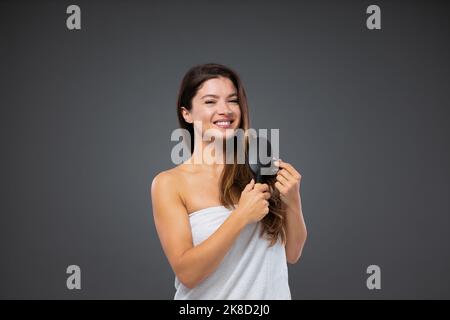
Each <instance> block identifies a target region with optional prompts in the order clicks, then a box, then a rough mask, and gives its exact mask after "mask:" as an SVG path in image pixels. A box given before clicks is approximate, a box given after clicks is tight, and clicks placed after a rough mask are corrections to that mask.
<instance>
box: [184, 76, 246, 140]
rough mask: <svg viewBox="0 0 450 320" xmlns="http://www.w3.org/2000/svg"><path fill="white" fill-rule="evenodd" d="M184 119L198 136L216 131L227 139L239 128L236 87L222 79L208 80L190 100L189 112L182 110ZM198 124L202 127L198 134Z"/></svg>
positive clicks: (228, 80)
mask: <svg viewBox="0 0 450 320" xmlns="http://www.w3.org/2000/svg"><path fill="white" fill-rule="evenodd" d="M183 116H184V119H185V120H186V121H187V122H189V123H194V128H195V130H196V131H197V133H198V134H200V133H204V132H205V131H206V130H208V129H216V131H217V132H218V133H219V134H220V135H221V136H222V138H225V139H228V138H231V137H232V136H233V135H234V131H235V129H237V128H239V125H240V119H241V108H240V106H239V101H238V95H237V90H236V87H235V86H234V84H233V82H232V81H231V80H230V79H228V78H224V77H219V78H214V79H209V80H207V81H205V82H203V84H202V85H201V86H200V88H199V90H198V91H197V94H196V95H195V96H194V98H192V108H191V111H188V110H186V109H185V108H183ZM198 124H201V126H202V132H199V128H198V126H197V125H198Z"/></svg>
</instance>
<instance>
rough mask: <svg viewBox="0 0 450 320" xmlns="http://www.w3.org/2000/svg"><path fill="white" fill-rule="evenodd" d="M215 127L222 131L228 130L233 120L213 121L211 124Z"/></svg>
mask: <svg viewBox="0 0 450 320" xmlns="http://www.w3.org/2000/svg"><path fill="white" fill-rule="evenodd" d="M213 123H214V125H215V126H216V127H219V128H222V129H230V128H231V124H232V123H233V120H226V121H221V120H219V121H214V122H213Z"/></svg>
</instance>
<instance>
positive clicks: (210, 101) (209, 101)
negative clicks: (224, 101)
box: [205, 100, 216, 104]
mask: <svg viewBox="0 0 450 320" xmlns="http://www.w3.org/2000/svg"><path fill="white" fill-rule="evenodd" d="M205 103H206V104H212V103H216V102H215V101H213V100H208V101H205Z"/></svg>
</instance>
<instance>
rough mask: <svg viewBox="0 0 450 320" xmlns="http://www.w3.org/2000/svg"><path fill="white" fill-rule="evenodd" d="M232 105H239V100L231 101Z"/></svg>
mask: <svg viewBox="0 0 450 320" xmlns="http://www.w3.org/2000/svg"><path fill="white" fill-rule="evenodd" d="M230 102H231V103H239V100H231V101H230Z"/></svg>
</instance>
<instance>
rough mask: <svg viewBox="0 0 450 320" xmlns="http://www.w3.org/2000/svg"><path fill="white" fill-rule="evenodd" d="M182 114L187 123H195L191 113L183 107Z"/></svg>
mask: <svg viewBox="0 0 450 320" xmlns="http://www.w3.org/2000/svg"><path fill="white" fill-rule="evenodd" d="M181 114H182V115H183V118H184V121H186V122H187V123H193V122H194V121H192V116H191V113H190V112H189V110H188V109H186V108H185V107H181Z"/></svg>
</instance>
